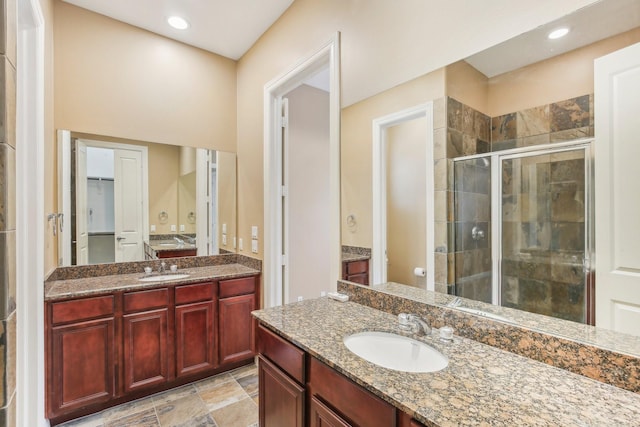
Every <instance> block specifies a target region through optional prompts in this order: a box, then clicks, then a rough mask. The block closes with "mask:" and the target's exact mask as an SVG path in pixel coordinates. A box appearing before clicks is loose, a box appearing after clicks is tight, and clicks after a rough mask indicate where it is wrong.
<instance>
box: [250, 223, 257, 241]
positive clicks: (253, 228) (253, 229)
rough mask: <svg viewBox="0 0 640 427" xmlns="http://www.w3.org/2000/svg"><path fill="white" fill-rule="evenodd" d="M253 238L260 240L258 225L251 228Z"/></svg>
mask: <svg viewBox="0 0 640 427" xmlns="http://www.w3.org/2000/svg"><path fill="white" fill-rule="evenodd" d="M251 238H252V239H257V238H258V226H257V225H252V226H251Z"/></svg>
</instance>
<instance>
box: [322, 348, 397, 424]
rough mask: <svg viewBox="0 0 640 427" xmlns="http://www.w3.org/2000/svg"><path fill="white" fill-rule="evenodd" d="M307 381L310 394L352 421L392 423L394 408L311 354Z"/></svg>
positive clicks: (394, 422)
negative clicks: (364, 409)
mask: <svg viewBox="0 0 640 427" xmlns="http://www.w3.org/2000/svg"><path fill="white" fill-rule="evenodd" d="M309 384H310V389H311V392H312V394H313V396H319V397H320V399H322V401H324V402H326V403H327V404H328V405H330V406H331V408H332V409H335V410H336V411H337V412H338V413H339V415H340V416H342V417H344V418H345V419H347V421H349V422H350V423H351V424H353V425H358V426H368V427H378V426H379V427H388V426H394V425H396V409H395V408H394V407H393V406H392V405H390V404H389V403H387V402H385V401H384V400H382V399H380V398H379V397H377V396H375V395H373V394H372V393H370V392H368V391H367V390H365V389H364V388H362V387H360V386H359V385H357V384H356V383H354V382H352V381H351V380H350V379H348V378H347V377H345V376H343V375H341V374H339V373H338V372H336V371H334V370H333V369H331V368H329V367H328V366H327V365H325V364H324V363H322V362H320V361H318V360H317V359H315V358H311V361H310V363H309ZM362 408H367V410H366V411H363V410H362Z"/></svg>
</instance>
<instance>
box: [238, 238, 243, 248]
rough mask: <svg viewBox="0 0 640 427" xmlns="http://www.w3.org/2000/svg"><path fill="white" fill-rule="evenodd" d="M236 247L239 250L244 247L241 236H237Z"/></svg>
mask: <svg viewBox="0 0 640 427" xmlns="http://www.w3.org/2000/svg"><path fill="white" fill-rule="evenodd" d="M238 249H239V250H243V249H244V248H243V247H242V237H240V238H238Z"/></svg>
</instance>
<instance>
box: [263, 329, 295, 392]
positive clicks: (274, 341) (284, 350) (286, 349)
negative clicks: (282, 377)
mask: <svg viewBox="0 0 640 427" xmlns="http://www.w3.org/2000/svg"><path fill="white" fill-rule="evenodd" d="M258 348H259V351H260V353H262V354H263V355H264V356H266V357H267V358H268V359H269V360H271V361H272V362H274V363H275V364H276V365H278V366H279V367H280V368H281V369H282V370H283V371H285V372H286V373H287V374H289V375H291V377H292V378H294V379H295V380H296V381H298V382H299V383H300V384H304V382H305V375H304V355H305V353H304V351H302V350H300V349H299V348H298V347H296V346H295V345H293V344H291V343H289V342H287V341H285V340H283V339H282V338H280V337H279V336H277V335H276V334H274V333H273V332H271V331H270V330H268V329H267V328H265V327H264V326H262V325H260V326H259V327H258Z"/></svg>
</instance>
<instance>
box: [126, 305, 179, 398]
mask: <svg viewBox="0 0 640 427" xmlns="http://www.w3.org/2000/svg"><path fill="white" fill-rule="evenodd" d="M167 320H168V309H167V308H162V309H159V310H150V311H143V312H140V313H134V314H125V315H124V317H123V321H122V325H123V336H124V337H123V338H124V341H123V351H124V363H123V369H124V391H125V392H131V391H134V390H138V389H140V388H145V387H150V386H155V385H158V384H162V383H165V382H166V381H168V379H169V362H168V344H167V341H168V339H167V335H168V330H167Z"/></svg>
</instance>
